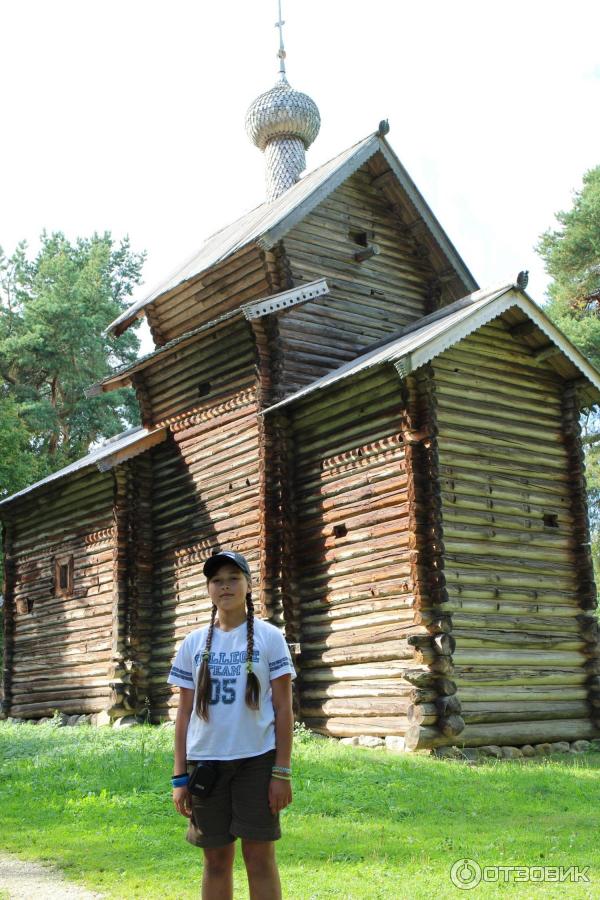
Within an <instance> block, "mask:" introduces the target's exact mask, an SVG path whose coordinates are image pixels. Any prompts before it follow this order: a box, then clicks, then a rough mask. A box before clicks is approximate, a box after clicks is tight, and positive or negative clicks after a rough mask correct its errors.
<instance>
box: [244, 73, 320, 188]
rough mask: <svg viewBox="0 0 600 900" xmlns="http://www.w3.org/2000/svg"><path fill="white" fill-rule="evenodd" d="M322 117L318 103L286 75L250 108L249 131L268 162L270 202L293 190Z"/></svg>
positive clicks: (247, 125)
mask: <svg viewBox="0 0 600 900" xmlns="http://www.w3.org/2000/svg"><path fill="white" fill-rule="evenodd" d="M320 127H321V117H320V115H319V110H318V109H317V105H316V103H315V102H314V100H311V98H310V97H309V96H307V95H306V94H302V93H301V92H300V91H295V90H294V89H293V88H291V87H290V85H289V84H288V81H287V78H286V77H285V74H283V73H282V75H281V76H280V80H279V81H278V83H277V84H276V85H275V87H273V88H271V90H270V91H267V92H266V93H265V94H261V95H260V96H259V97H257V99H256V100H255V101H254V103H252V104H251V105H250V108H249V109H248V112H247V113H246V132H247V134H248V137H249V138H250V140H251V141H252V142H253V143H254V144H256V146H257V147H258V148H259V149H260V150H262V151H263V152H264V154H265V161H266V181H267V200H268V201H269V202H271V201H272V200H276V199H277V197H280V196H281V195H282V194H283V193H285V191H287V190H289V188H291V187H292V186H293V185H294V184H296V182H297V181H298V180H299V178H300V175H301V173H302V172H303V171H304V169H305V168H306V156H305V150H306V149H307V148H308V147H310V145H311V144H312V142H313V141H314V139H315V138H316V136H317V135H318V133H319V128H320Z"/></svg>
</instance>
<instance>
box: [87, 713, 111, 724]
mask: <svg viewBox="0 0 600 900" xmlns="http://www.w3.org/2000/svg"><path fill="white" fill-rule="evenodd" d="M90 724H91V725H94V726H95V727H96V728H101V727H102V726H103V725H110V716H109V714H108V713H107V712H106V710H105V709H103V710H102V712H97V713H94V715H93V716H92V717H91V719H90Z"/></svg>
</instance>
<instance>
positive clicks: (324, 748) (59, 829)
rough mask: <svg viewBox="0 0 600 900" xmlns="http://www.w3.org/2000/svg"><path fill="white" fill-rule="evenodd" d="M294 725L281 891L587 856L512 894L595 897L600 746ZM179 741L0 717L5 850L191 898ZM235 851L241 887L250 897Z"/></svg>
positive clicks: (309, 895) (377, 886)
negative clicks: (403, 738) (483, 747)
mask: <svg viewBox="0 0 600 900" xmlns="http://www.w3.org/2000/svg"><path fill="white" fill-rule="evenodd" d="M301 734H302V737H301V740H300V742H299V743H297V744H296V745H295V750H294V763H293V764H294V802H293V804H292V805H291V807H290V808H289V809H288V810H285V812H284V813H283V816H282V830H283V839H282V840H281V841H280V842H279V843H278V845H277V856H278V860H279V868H280V872H281V877H282V883H283V893H284V896H285V897H289V898H297V900H325V898H332V900H333V898H335V900H339V898H343V900H390V898H401V897H411V898H414V900H429V898H430V897H434V896H437V897H454V896H459V894H460V893H462V892H460V891H457V890H456V889H454V888H453V887H452V884H451V881H450V869H451V866H452V864H453V863H454V862H455V861H456V860H459V859H461V858H464V857H467V858H470V859H474V860H476V861H477V862H479V864H480V865H481V866H488V865H489V866H500V865H505V866H508V865H528V866H536V865H537V866H558V865H562V866H569V865H573V866H582V867H583V866H590V867H591V869H590V873H589V874H590V877H591V880H592V883H591V884H581V885H577V884H569V885H568V887H564V888H563V886H562V885H561V886H560V887H561V888H562V893H561V891H558V893H556V891H555V892H554V893H553V892H552V891H553V889H554V887H555V886H554V885H552V886H550V885H546V886H545V887H546V891H544V887H542V886H541V885H539V884H535V885H533V886H532V887H535V888H536V890H535V891H534V892H533V893H531V894H530V893H522V892H521V893H519V896H528V897H529V896H531V897H533V896H559V895H560V896H562V894H564V892H565V891H566V892H567V894H568V896H569V897H592V896H597V895H598V891H599V888H600V883H599V881H598V879H599V877H600V875H599V873H600V849H599V848H598V846H597V843H596V842H594V841H590V839H589V835H590V834H591V833H592V832H593V829H594V828H595V825H596V821H597V817H598V816H597V810H598V804H599V803H600V779H598V772H599V768H600V753H587V754H581V755H563V756H560V755H559V756H555V757H551V758H550V759H543V758H536V759H531V760H515V761H514V762H506V761H502V762H499V761H496V760H489V762H485V763H483V764H481V765H477V766H466V765H464V764H463V763H454V762H450V761H446V760H435V759H432V758H430V757H427V756H421V755H406V756H402V755H393V754H389V753H386V752H385V751H369V750H361V749H358V748H353V747H345V746H342V745H340V744H339V743H338V742H337V741H331V740H326V739H322V738H316V737H310V736H308V735H306V734H305V733H304V732H301ZM172 745H173V731H172V729H163V728H156V727H150V726H142V727H139V728H132V729H128V730H123V731H114V730H112V729H109V728H106V729H93V728H90V727H80V728H57V727H55V725H53V724H52V723H48V724H46V725H38V726H33V725H11V724H9V723H0V804H1V805H2V820H1V823H0V838H1V840H2V846H3V848H4V849H5V850H7V851H12V852H16V853H18V854H19V856H21V857H23V858H27V859H35V858H38V859H47V860H51V861H54V862H55V863H56V864H57V865H58V866H59V867H60V868H61V869H62V870H63V871H64V872H65V874H66V876H67V877H68V878H70V879H73V880H75V881H79V882H84V883H85V884H86V885H88V886H89V887H90V888H93V889H96V890H98V891H101V892H102V893H104V894H105V895H106V896H107V897H115V898H128V900H153V898H156V900H159V898H160V900H192V898H194V900H195V898H197V897H198V891H199V885H200V879H201V859H202V855H201V851H199V850H198V849H197V848H195V847H192V846H190V845H189V844H188V843H187V842H186V841H185V840H184V835H185V828H186V825H185V821H184V819H183V818H182V817H181V816H179V815H178V814H177V813H176V812H175V810H174V809H173V805H172V802H171V791H170V784H169V777H170V774H171V771H172V769H171V766H172ZM240 857H241V854H240V852H239V850H238V852H237V859H236V870H235V894H234V896H235V898H236V900H247V897H248V889H247V885H246V878H245V875H244V871H243V867H242V863H241V859H240ZM528 887H529V885H527V888H528ZM512 888H514V890H512V893H514V891H517V893H518V892H519V887H517V886H514V885H507V884H502V883H500V884H497V885H496V884H487V885H486V886H485V887H482V888H481V890H483V891H484V894H478V896H483V895H485V897H486V898H488V897H489V898H501V897H506V896H507V894H508V893H511V889H512ZM521 890H522V889H521ZM540 891H541V893H540ZM474 893H476V892H474Z"/></svg>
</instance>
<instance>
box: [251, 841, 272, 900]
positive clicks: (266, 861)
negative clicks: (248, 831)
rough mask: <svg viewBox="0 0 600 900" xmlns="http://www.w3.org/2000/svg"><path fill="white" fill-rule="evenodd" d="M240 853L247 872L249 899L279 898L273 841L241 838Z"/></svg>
mask: <svg viewBox="0 0 600 900" xmlns="http://www.w3.org/2000/svg"><path fill="white" fill-rule="evenodd" d="M242 853H243V856H244V863H245V865H246V872H247V874H248V885H249V888H250V900H281V882H280V881H279V872H278V870H277V862H276V861H275V842H274V841H250V840H248V839H247V838H242Z"/></svg>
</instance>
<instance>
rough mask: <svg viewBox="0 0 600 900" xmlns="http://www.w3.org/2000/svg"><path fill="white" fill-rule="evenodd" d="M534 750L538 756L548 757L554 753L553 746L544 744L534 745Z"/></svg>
mask: <svg viewBox="0 0 600 900" xmlns="http://www.w3.org/2000/svg"><path fill="white" fill-rule="evenodd" d="M533 748H534V750H535V755H536V756H548V754H550V753H552V744H548V743H547V742H546V743H542V744H534V745H533Z"/></svg>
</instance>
